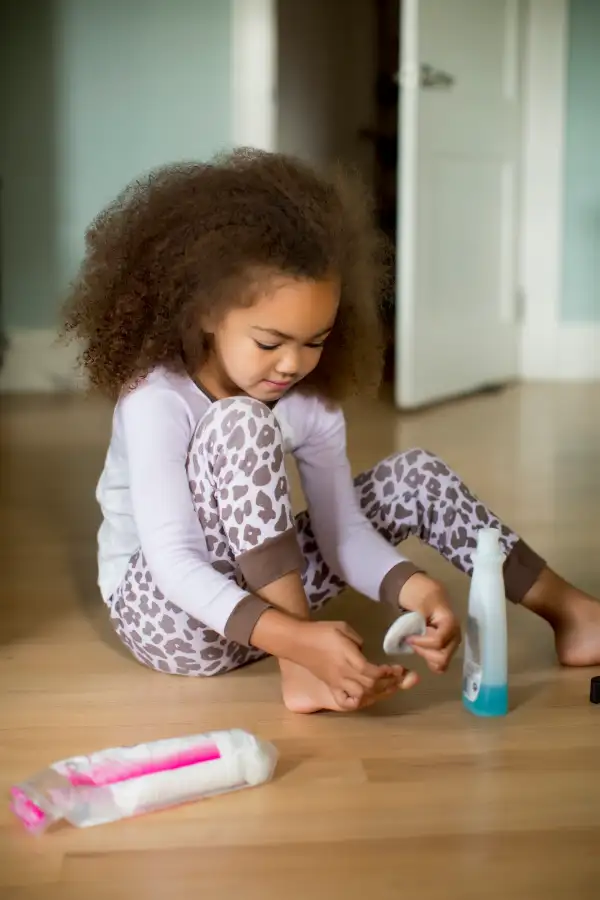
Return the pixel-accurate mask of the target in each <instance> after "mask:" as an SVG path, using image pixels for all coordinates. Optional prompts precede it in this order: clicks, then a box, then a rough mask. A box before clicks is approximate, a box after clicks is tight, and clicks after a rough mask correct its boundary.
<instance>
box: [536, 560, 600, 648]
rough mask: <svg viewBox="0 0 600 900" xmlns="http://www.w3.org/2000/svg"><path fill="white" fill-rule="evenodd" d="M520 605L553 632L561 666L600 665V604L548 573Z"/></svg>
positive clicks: (553, 574) (548, 571)
mask: <svg viewBox="0 0 600 900" xmlns="http://www.w3.org/2000/svg"><path fill="white" fill-rule="evenodd" d="M523 605H524V606H526V607H527V608H528V609H530V610H532V612H535V613H537V614H538V615H540V616H542V618H544V619H546V621H547V622H549V624H550V625H551V626H552V628H553V629H554V640H555V645H556V653H557V655H558V659H559V661H560V662H561V663H562V665H563V666H598V665H600V603H599V602H598V601H597V600H596V599H594V597H590V595H589V594H585V593H584V592H583V591H579V590H578V589H577V588H575V587H573V585H572V584H569V583H568V582H566V581H564V580H563V579H562V578H560V576H558V575H556V574H555V573H554V572H552V571H551V570H550V569H546V570H545V571H544V572H542V574H541V575H540V577H539V579H538V581H537V582H536V584H535V585H534V586H533V587H532V588H531V590H530V591H529V593H528V594H527V596H526V597H525V599H524V600H523Z"/></svg>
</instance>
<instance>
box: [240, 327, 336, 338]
mask: <svg viewBox="0 0 600 900" xmlns="http://www.w3.org/2000/svg"><path fill="white" fill-rule="evenodd" d="M252 327H253V328H254V330H255V331H262V332H263V334H270V335H271V336H272V337H276V338H280V339H281V340H283V341H295V340H296V338H295V337H293V336H292V335H291V334H285V333H284V332H283V331H277V329H276V328H261V326H260V325H253V326H252ZM332 329H333V325H330V326H329V328H323V330H322V331H319V332H318V333H317V334H314V335H313V336H312V337H311V338H309V341H315V340H316V339H317V338H320V337H325V335H326V334H329V332H330V331H331V330H332Z"/></svg>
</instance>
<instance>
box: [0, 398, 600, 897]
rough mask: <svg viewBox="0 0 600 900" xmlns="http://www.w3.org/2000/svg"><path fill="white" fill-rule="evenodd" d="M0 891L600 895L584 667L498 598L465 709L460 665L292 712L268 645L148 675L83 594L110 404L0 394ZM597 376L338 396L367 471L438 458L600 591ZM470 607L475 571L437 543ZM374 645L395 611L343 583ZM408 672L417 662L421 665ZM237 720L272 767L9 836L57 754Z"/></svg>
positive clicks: (598, 742)
mask: <svg viewBox="0 0 600 900" xmlns="http://www.w3.org/2000/svg"><path fill="white" fill-rule="evenodd" d="M0 402H1V412H0V429H1V430H0V453H1V457H0V466H1V468H0V472H1V481H0V489H1V509H0V560H1V563H0V571H1V581H0V590H1V592H2V598H1V606H0V629H1V631H0V639H1V640H0V644H1V646H0V653H1V657H0V788H1V796H2V798H3V800H2V803H1V805H0V897H1V898H11V900H12V898H14V900H25V898H27V900H46V898H77V900H94V898H111V900H120V898H132V897H140V898H144V900H147V898H161V900H162V898H165V900H167V898H169V900H178V898H198V897H201V898H206V897H215V898H220V900H222V898H225V900H229V898H234V897H236V898H240V897H244V898H248V900H258V898H260V900H265V898H267V900H268V898H284V900H300V898H302V900H304V898H307V900H308V898H310V900H321V898H323V900H325V898H327V900H332V898H335V900H337V898H340V900H342V898H343V900H354V898H357V900H358V898H361V900H362V898H364V897H365V896H367V897H371V898H373V900H387V898H403V900H412V898H415V900H482V898H489V900H492V898H493V900H506V898H508V897H510V898H511V900H537V898H539V900H587V898H590V900H592V898H595V900H597V898H598V897H600V770H599V767H598V760H599V759H600V751H599V746H600V708H599V707H595V706H592V705H591V704H590V703H589V699H588V696H589V681H590V677H591V675H592V674H596V672H595V671H592V670H561V669H560V668H559V667H558V666H557V665H556V664H555V661H554V654H553V646H552V639H551V633H550V631H549V630H548V628H547V627H546V626H545V625H544V624H543V623H542V622H540V621H538V620H534V618H533V617H532V616H531V615H530V614H529V613H527V612H526V611H525V610H520V609H514V608H513V609H511V611H510V620H509V628H510V647H511V655H510V669H511V703H512V709H511V712H510V714H509V716H508V717H507V718H505V719H504V720H500V721H491V722H486V721H479V720H475V719H474V718H471V717H470V716H469V714H468V713H466V712H465V711H463V709H462V707H461V702H460V665H461V663H460V659H458V660H457V661H456V664H455V665H454V667H453V669H452V671H451V672H450V673H449V674H448V675H446V676H445V677H442V678H439V677H438V678H436V677H434V676H428V675H427V673H424V675H423V680H422V683H421V685H420V686H419V687H418V688H417V689H416V690H415V691H414V692H413V693H412V694H410V695H402V696H401V697H398V698H397V699H396V698H395V699H394V700H392V701H389V702H388V703H387V704H385V705H384V706H382V707H380V708H378V709H377V710H374V711H370V712H367V713H364V714H359V715H353V716H336V715H333V714H331V715H329V714H327V715H319V716H314V717H307V718H302V717H296V716H294V715H292V714H289V713H287V712H286V711H285V710H284V709H283V708H282V705H281V702H280V698H279V692H278V681H277V677H276V670H275V666H274V664H273V661H271V660H270V661H266V662H264V663H260V664H258V665H256V666H254V667H251V668H248V669H246V670H243V671H241V672H239V673H234V674H230V675H226V676H224V677H221V678H217V679H213V680H210V679H209V680H205V681H201V680H194V679H185V678H177V677H169V676H166V675H163V674H155V673H152V672H150V671H147V670H146V669H144V668H142V667H141V666H139V665H137V664H136V663H135V662H134V661H133V660H132V659H131V658H129V657H128V656H127V654H126V653H125V652H124V651H123V650H122V649H121V647H120V646H119V644H118V643H117V642H116V640H115V639H114V638H113V636H112V634H111V632H110V629H109V628H108V626H107V622H106V619H105V616H104V611H103V607H102V604H101V602H100V599H99V597H98V594H97V591H96V588H95V530H96V528H97V525H98V514H97V511H96V508H95V501H94V497H93V491H94V486H95V480H96V478H97V476H98V473H99V469H100V466H101V464H102V458H103V453H104V448H105V444H106V440H107V430H108V427H109V423H110V411H109V410H108V409H106V408H105V407H103V406H100V405H98V404H97V403H91V402H89V401H87V402H83V401H82V400H81V399H69V398H67V399H60V398H59V399H56V398H53V399H49V398H2V399H1V400H0ZM599 408H600V386H598V387H582V386H569V387H531V388H527V389H511V390H509V391H507V392H505V393H502V394H499V395H492V396H487V397H479V398H475V399H471V400H468V401H464V402H461V403H459V404H456V405H452V406H445V407H443V408H440V409H437V410H430V411H428V412H426V413H421V414H419V415H414V416H403V417H400V416H398V415H397V414H396V413H395V412H394V411H393V409H392V408H391V406H390V405H389V404H386V403H384V402H382V403H380V404H371V405H369V406H364V407H361V406H357V407H354V408H351V409H350V410H349V420H350V422H349V424H350V448H351V457H352V461H353V465H354V467H355V468H356V469H357V470H358V469H359V468H361V467H366V466H367V465H370V464H372V463H373V462H374V461H375V460H376V459H377V458H378V457H381V456H383V455H385V454H388V453H389V452H391V451H392V450H393V449H394V448H407V447H409V446H419V445H421V446H426V447H428V448H429V449H434V450H435V451H436V452H438V453H439V454H441V455H442V456H445V457H446V459H447V461H448V462H449V463H450V464H451V465H453V466H454V467H455V468H456V469H458V470H459V471H460V472H461V473H462V474H463V475H464V476H466V479H467V481H468V482H469V484H470V485H471V487H472V489H473V490H474V491H475V492H476V493H478V494H479V495H480V496H482V497H483V498H484V499H485V500H486V501H487V502H488V503H490V505H491V506H492V507H493V508H494V509H495V510H496V512H498V513H499V514H500V515H503V516H504V517H505V518H507V519H508V520H509V521H510V522H511V524H513V525H514V526H515V527H517V529H519V530H520V531H521V533H522V534H523V536H524V537H526V538H527V539H528V540H529V541H531V542H532V543H533V544H534V546H535V547H536V548H537V549H539V550H540V551H541V552H542V553H544V554H546V555H547V558H548V559H549V560H550V562H551V564H553V565H554V567H555V568H557V569H558V570H559V571H560V572H561V573H563V574H565V575H566V576H567V577H568V578H569V579H571V580H575V581H576V582H577V583H578V584H580V585H581V586H582V587H584V588H585V589H587V590H589V591H592V592H594V593H596V594H600V530H599V528H598V511H599V510H600V416H598V409H599ZM410 552H411V553H412V555H413V556H414V558H415V559H416V560H417V561H419V562H420V563H422V564H425V565H427V566H428V567H429V569H430V571H431V572H432V573H434V574H436V575H438V576H442V577H444V578H445V579H446V580H447V583H448V585H449V586H450V589H451V591H452V594H453V596H454V598H455V599H456V604H457V608H458V609H459V610H460V614H461V616H464V608H465V597H466V590H467V582H466V580H465V579H464V578H463V577H462V576H461V575H459V574H458V573H456V572H455V571H454V570H453V569H451V568H450V567H448V566H446V565H445V564H443V563H442V562H441V561H440V560H439V559H438V558H437V557H436V556H435V555H434V554H433V553H432V552H431V551H429V550H424V549H422V548H420V547H418V546H414V547H411V548H410ZM327 615H328V616H332V617H338V616H344V617H346V618H347V619H348V620H349V621H350V622H351V623H352V624H353V625H354V626H355V627H357V628H358V629H359V630H360V631H362V632H363V633H364V634H365V635H366V637H367V646H368V649H369V653H371V655H372V656H374V657H377V656H378V655H379V656H380V655H381V654H380V651H379V649H378V648H379V644H380V641H381V637H382V633H383V629H384V628H385V626H386V624H387V622H388V620H387V619H386V617H385V614H384V612H383V611H382V610H381V609H380V608H379V607H376V606H375V605H373V604H369V603H367V602H366V601H364V600H362V599H360V598H358V597H355V596H353V595H351V594H349V593H348V594H346V595H345V596H344V597H343V598H341V599H340V600H339V601H336V603H335V604H333V605H332V606H331V607H330V608H329V609H328V611H327ZM418 668H419V670H420V671H421V672H423V669H422V667H421V666H419V667H418ZM234 726H239V727H242V728H246V729H249V730H251V731H253V732H255V733H257V734H259V735H261V736H263V737H265V738H268V739H271V740H273V741H274V742H275V743H276V745H277V746H278V748H279V750H280V753H281V762H280V766H279V769H278V772H277V777H276V780H275V781H274V782H273V783H272V784H270V785H268V786H265V787H261V788H257V789H255V790H253V791H246V792H242V793H236V794H230V795H227V796H223V797H220V798H215V799H213V800H210V801H206V802H204V803H197V804H192V805H188V806H185V807H181V808H178V809H171V810H168V811H164V812H161V813H157V814H154V815H149V816H146V817H144V818H140V819H136V820H130V821H126V822H121V823H117V824H114V825H108V826H102V827H98V828H93V829H87V830H78V829H75V828H71V827H62V828H59V829H58V830H57V831H55V832H53V833H48V834H46V835H44V836H41V837H40V838H37V839H36V838H32V837H30V836H28V835H26V834H24V833H23V832H22V831H21V829H20V826H19V825H18V824H17V823H16V822H15V821H14V820H13V818H12V816H11V815H10V813H9V811H8V789H9V787H10V785H11V784H13V783H14V782H15V781H17V780H18V779H20V778H23V777H26V776H28V775H30V774H32V773H34V772H35V771H36V770H37V769H39V768H42V767H44V766H45V765H47V764H48V763H50V762H52V761H55V760H57V759H61V758H64V757H66V756H71V755H74V754H76V753H86V752H88V751H93V750H96V749H100V748H103V747H108V746H112V745H115V744H128V743H137V742H139V741H148V740H152V739H156V738H161V737H168V736H174V735H179V734H185V733H192V732H201V731H205V730H209V729H219V728H230V727H234Z"/></svg>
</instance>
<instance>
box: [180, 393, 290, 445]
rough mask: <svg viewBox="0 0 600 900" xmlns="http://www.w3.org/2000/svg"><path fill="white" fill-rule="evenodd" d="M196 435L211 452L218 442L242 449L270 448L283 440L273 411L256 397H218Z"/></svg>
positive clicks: (202, 420)
mask: <svg viewBox="0 0 600 900" xmlns="http://www.w3.org/2000/svg"><path fill="white" fill-rule="evenodd" d="M196 436H197V437H200V438H202V439H203V440H204V441H205V442H206V445H207V449H208V450H209V452H212V450H213V449H214V445H215V444H217V443H218V444H221V445H222V446H224V448H225V449H227V450H228V451H230V452H235V451H238V452H239V451H241V450H243V449H244V448H247V447H249V446H254V447H255V448H260V449H261V450H267V449H269V448H272V447H274V446H277V445H278V444H281V442H282V436H281V430H280V427H279V424H278V422H277V419H276V418H275V416H274V414H273V412H272V410H271V409H269V407H268V406H266V405H265V404H264V403H261V402H260V400H254V399H253V398H252V397H228V398H227V399H225V400H217V401H216V402H215V403H213V404H212V405H211V407H210V409H209V410H208V412H207V413H206V415H205V416H204V417H203V418H202V419H201V421H200V422H199V424H198V428H197V430H196Z"/></svg>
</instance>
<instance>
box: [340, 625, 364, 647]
mask: <svg viewBox="0 0 600 900" xmlns="http://www.w3.org/2000/svg"><path fill="white" fill-rule="evenodd" d="M335 626H336V628H337V630H338V631H339V632H340V633H341V634H343V635H344V636H345V637H347V638H350V640H351V641H353V643H355V644H356V645H357V646H358V647H362V645H363V639H362V638H361V636H360V634H358V632H357V631H355V630H354V628H352V627H351V626H350V625H348V623H347V622H336V623H335Z"/></svg>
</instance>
